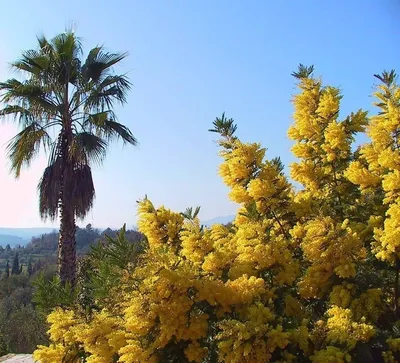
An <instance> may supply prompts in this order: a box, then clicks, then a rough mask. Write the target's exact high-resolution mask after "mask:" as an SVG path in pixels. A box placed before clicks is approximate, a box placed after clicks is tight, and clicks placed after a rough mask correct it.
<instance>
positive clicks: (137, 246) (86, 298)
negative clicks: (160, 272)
mask: <svg viewBox="0 0 400 363" xmlns="http://www.w3.org/2000/svg"><path fill="white" fill-rule="evenodd" d="M146 246H147V241H146V240H145V239H144V238H143V237H141V239H140V240H139V239H137V240H136V241H132V240H129V239H128V238H127V231H126V226H125V225H124V226H123V228H122V229H121V230H120V231H119V232H118V233H117V234H116V236H115V237H110V236H108V235H105V240H103V241H100V242H98V243H97V245H93V246H91V250H90V253H89V254H88V255H87V256H86V257H85V258H83V259H81V260H80V262H79V265H78V279H77V280H78V282H77V290H78V291H79V292H78V298H79V305H80V306H84V307H85V308H84V309H85V310H91V309H93V308H94V309H96V308H97V307H96V304H95V303H94V301H96V300H97V299H107V297H109V296H111V295H112V294H111V295H110V293H111V292H112V291H113V289H114V288H115V287H116V286H118V285H119V284H120V281H121V278H122V276H123V275H124V273H130V272H132V270H133V269H134V268H135V266H136V264H137V262H138V260H139V258H140V255H141V254H142V253H143V252H144V251H145V249H146Z"/></svg>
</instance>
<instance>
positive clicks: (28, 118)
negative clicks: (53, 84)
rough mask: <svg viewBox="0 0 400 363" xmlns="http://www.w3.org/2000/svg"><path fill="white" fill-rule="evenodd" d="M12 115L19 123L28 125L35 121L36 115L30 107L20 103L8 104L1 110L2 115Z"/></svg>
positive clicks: (0, 115) (24, 125) (0, 114)
mask: <svg viewBox="0 0 400 363" xmlns="http://www.w3.org/2000/svg"><path fill="white" fill-rule="evenodd" d="M7 116H11V117H13V119H14V120H18V121H19V123H20V124H21V125H22V126H23V127H26V126H27V125H28V124H30V123H31V122H33V121H34V116H33V115H32V113H31V111H30V110H29V109H28V108H25V107H22V106H18V105H8V106H6V107H4V108H3V109H2V110H0V117H3V118H5V117H7Z"/></svg>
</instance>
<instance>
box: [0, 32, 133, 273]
mask: <svg viewBox="0 0 400 363" xmlns="http://www.w3.org/2000/svg"><path fill="white" fill-rule="evenodd" d="M125 57H126V54H125V53H123V54H117V53H108V52H106V51H105V50H104V48H103V47H101V46H98V47H95V48H93V49H92V50H90V52H89V54H88V56H87V57H86V59H85V60H83V59H82V46H81V42H80V40H79V38H77V37H76V36H75V34H74V33H73V32H65V33H62V34H60V35H57V36H56V37H54V38H53V39H51V40H47V39H46V38H45V37H44V36H41V37H38V48H37V49H35V50H28V51H25V52H23V54H22V57H21V59H19V60H17V61H16V62H14V63H12V68H13V69H15V70H18V71H22V73H23V75H24V78H23V80H17V79H15V78H13V79H9V80H7V81H5V82H2V83H0V95H1V96H0V100H1V101H2V102H3V103H4V104H5V107H4V108H3V109H2V110H0V117H3V118H4V117H7V116H12V117H13V119H14V120H15V121H17V122H19V124H20V126H21V128H22V130H21V131H20V132H19V133H18V134H17V135H16V136H15V137H14V138H13V139H12V140H11V141H10V143H9V145H8V155H9V158H10V160H11V169H12V171H13V172H14V173H15V176H16V177H19V175H20V172H21V168H22V167H23V166H29V164H30V162H31V161H32V159H33V158H34V157H35V155H37V153H38V152H39V150H40V149H41V148H44V150H45V151H46V152H47V153H48V156H49V162H48V166H47V167H46V169H45V171H44V173H43V176H42V178H41V180H40V182H39V185H38V189H39V195H40V202H39V211H40V215H41V217H42V218H43V219H46V218H51V219H55V218H57V217H58V215H59V214H60V221H61V228H60V249H61V250H62V248H63V246H62V245H63V244H64V245H65V243H67V241H66V240H67V239H71V238H72V239H73V241H72V242H71V243H72V245H74V243H75V240H74V237H72V232H74V229H75V217H77V218H83V217H85V215H86V214H87V213H88V211H89V210H90V209H91V207H92V205H93V200H94V195H95V189H94V183H93V179H92V172H91V165H92V164H93V163H101V162H102V161H103V159H104V157H105V155H106V151H107V146H108V144H109V142H110V141H111V140H112V139H115V138H121V139H122V140H123V142H126V143H129V144H132V145H136V143H137V142H136V139H135V137H134V136H133V135H132V133H131V131H130V130H129V129H128V128H127V127H126V126H124V125H122V124H120V123H118V122H117V120H116V115H115V113H114V111H113V108H114V106H115V104H116V103H119V104H124V103H125V102H126V93H127V91H128V90H129V89H130V82H129V80H128V79H127V77H126V76H125V75H116V74H115V73H114V72H113V66H114V65H115V64H117V63H118V62H120V61H121V60H123V59H124V58H125ZM50 130H55V131H56V135H57V136H56V137H52V136H51V135H53V134H54V132H50ZM63 215H64V218H63ZM63 229H69V233H64V234H67V235H68V234H69V237H65V235H64V241H62V239H63ZM67 244H68V243H67ZM64 247H65V246H64ZM72 247H73V249H74V246H72ZM60 253H61V254H62V251H61V252H59V254H60ZM71 253H72V252H71ZM59 258H61V259H62V256H59ZM71 258H75V257H70V259H71ZM62 263H63V262H62V261H60V264H62ZM70 263H71V264H75V262H74V261H72V262H71V261H70ZM66 268H67V267H66ZM72 269H73V270H74V271H70V272H69V273H68V274H69V275H70V276H69V277H68V276H67V277H66V278H65V279H64V280H72V279H73V278H74V277H73V276H72V274H74V273H75V265H74V266H73V267H72ZM61 270H62V268H61ZM61 277H62V278H63V276H61Z"/></svg>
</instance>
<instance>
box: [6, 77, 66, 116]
mask: <svg viewBox="0 0 400 363" xmlns="http://www.w3.org/2000/svg"><path fill="white" fill-rule="evenodd" d="M0 92H1V98H0V99H1V101H2V102H4V103H14V104H17V105H21V106H24V107H29V108H30V112H31V113H32V114H37V115H40V114H41V115H43V114H46V115H47V116H54V115H55V114H56V113H57V111H58V107H57V105H56V104H55V103H53V101H52V99H51V97H49V95H48V92H46V90H45V89H44V88H43V87H42V86H40V85H38V84H36V83H34V82H29V81H25V82H20V81H18V80H17V79H9V80H7V81H6V82H1V83H0Z"/></svg>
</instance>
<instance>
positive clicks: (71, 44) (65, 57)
mask: <svg viewBox="0 0 400 363" xmlns="http://www.w3.org/2000/svg"><path fill="white" fill-rule="evenodd" d="M50 43H51V45H52V48H53V49H54V53H53V55H54V56H53V68H54V70H53V74H54V75H55V76H57V79H58V82H59V83H61V84H62V83H66V82H67V83H69V82H70V83H72V84H76V82H77V80H78V79H79V75H80V73H81V62H80V57H81V55H82V44H81V41H80V39H79V38H77V37H76V35H75V34H74V33H73V32H71V31H68V32H65V33H61V34H59V35H57V36H56V37H54V38H53V39H52V40H51V42H50Z"/></svg>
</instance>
